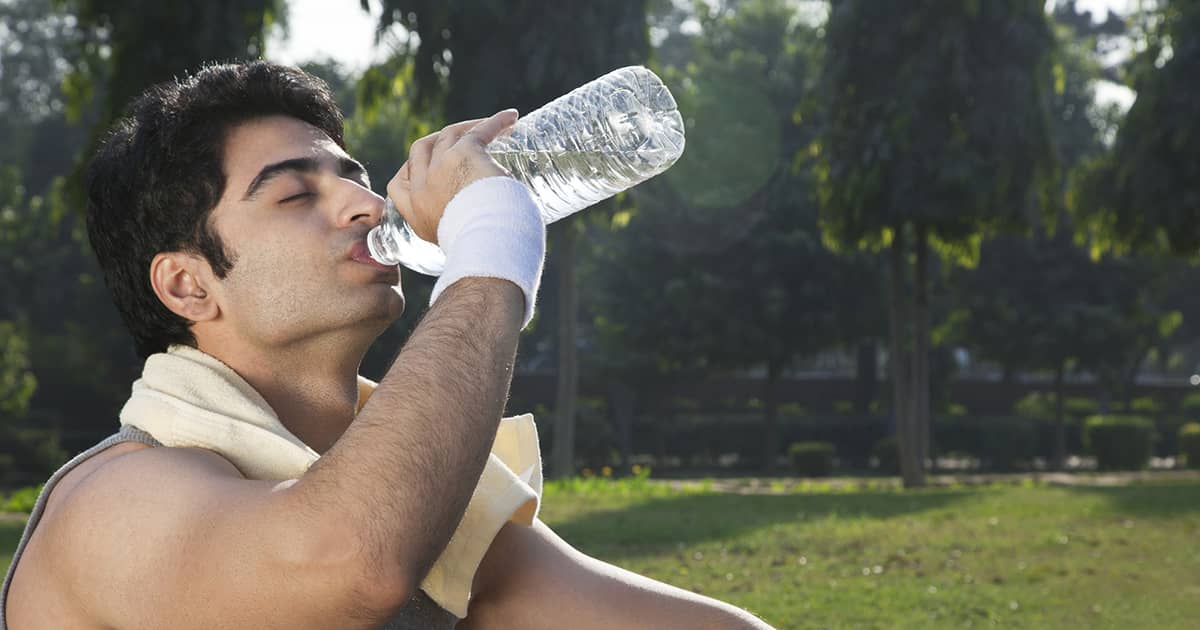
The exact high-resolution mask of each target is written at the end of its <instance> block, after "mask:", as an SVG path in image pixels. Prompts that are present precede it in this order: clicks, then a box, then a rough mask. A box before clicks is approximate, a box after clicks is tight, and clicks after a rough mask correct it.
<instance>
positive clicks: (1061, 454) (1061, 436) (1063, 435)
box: [1051, 362, 1067, 470]
mask: <svg viewBox="0 0 1200 630" xmlns="http://www.w3.org/2000/svg"><path fill="white" fill-rule="evenodd" d="M1064 372H1066V365H1065V364H1064V363H1062V362H1059V364H1058V368H1057V369H1056V370H1055V371H1054V461H1053V462H1052V464H1051V468H1052V469H1053V470H1062V469H1063V468H1064V466H1065V464H1066V461H1067V425H1066V422H1065V421H1064V417H1063V416H1064V412H1063V408H1064V404H1063V373H1064Z"/></svg>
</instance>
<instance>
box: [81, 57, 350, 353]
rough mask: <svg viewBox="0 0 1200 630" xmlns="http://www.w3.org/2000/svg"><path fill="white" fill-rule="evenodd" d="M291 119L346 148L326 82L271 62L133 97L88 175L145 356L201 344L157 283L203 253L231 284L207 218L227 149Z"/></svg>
mask: <svg viewBox="0 0 1200 630" xmlns="http://www.w3.org/2000/svg"><path fill="white" fill-rule="evenodd" d="M272 115H284V116H291V117H293V118H297V119H299V120H302V121H304V122H307V123H309V124H311V125H313V126H314V127H317V128H318V129H320V130H321V131H324V132H325V134H326V135H328V136H329V137H330V138H331V139H332V140H333V141H334V142H336V143H337V144H338V145H339V146H342V147H343V148H344V144H343V140H342V113H341V110H339V109H338V106H337V104H336V102H335V101H334V99H333V96H332V94H331V93H330V90H329V86H328V85H326V84H325V82H324V81H322V80H321V79H319V78H317V77H314V76H312V75H310V74H308V73H306V72H304V71H302V70H299V69H297V68H291V67H287V66H281V65H278V64H273V63H270V62H266V61H254V62H248V63H240V64H221V65H209V66H206V67H204V68H202V69H201V70H200V71H199V72H197V73H196V74H194V75H191V76H187V77H185V78H183V79H176V80H174V81H168V82H166V83H161V84H159V85H155V86H154V87H152V88H150V89H148V90H146V92H144V93H143V94H142V95H141V96H139V97H138V98H136V99H135V100H134V101H133V102H132V104H131V105H130V107H129V109H128V113H127V115H126V116H125V117H124V118H122V119H120V120H118V121H117V122H116V123H115V124H114V125H113V127H112V129H111V130H110V131H109V133H108V135H107V136H106V137H105V138H104V140H103V142H102V143H101V145H100V147H99V149H97V151H96V154H95V156H94V157H93V158H92V160H91V162H90V163H89V164H88V167H87V170H86V172H85V190H86V192H87V230H88V238H89V239H90V241H91V245H92V249H93V250H94V251H95V253H96V258H97V260H98V261H99V262H100V268H101V269H102V270H103V271H104V281H105V283H106V284H107V285H108V288H109V291H111V292H112V297H113V301H114V302H115V303H116V305H117V309H118V310H119V311H120V313H121V318H122V319H123V320H124V321H125V325H126V327H128V328H129V332H130V333H132V335H133V339H134V343H135V344H136V346H137V352H138V355H139V356H141V357H142V358H145V357H148V356H150V355H151V354H154V353H156V352H164V351H166V349H167V347H168V346H169V345H171V344H185V345H190V346H193V347H194V346H195V345H196V337H195V335H193V334H192V330H191V326H192V324H193V322H191V321H188V320H187V319H185V318H183V317H180V316H179V315H176V314H175V313H173V312H171V311H170V310H169V309H167V307H166V306H165V305H164V304H163V303H162V301H160V300H159V299H158V296H157V295H156V294H155V293H154V289H153V287H152V286H151V284H150V262H151V261H152V260H153V259H154V256H155V255H156V254H158V253H160V252H172V251H186V252H192V253H196V254H199V255H201V256H203V257H204V258H205V260H207V261H208V263H209V265H211V266H212V270H213V273H214V274H216V276H217V277H218V278H224V277H225V276H226V275H227V274H228V273H229V271H230V269H232V268H233V264H234V262H235V260H234V259H233V257H232V256H231V255H230V254H229V252H228V251H226V249H225V247H224V245H223V243H222V242H221V239H220V237H219V235H218V234H217V233H216V232H215V231H214V230H213V227H212V225H211V222H210V220H209V219H210V215H211V213H212V210H213V207H214V206H216V204H217V201H218V200H220V198H221V195H222V194H223V193H224V190H225V170H224V164H223V161H224V160H223V157H224V149H225V142H226V140H227V138H228V135H229V132H230V130H231V129H232V128H233V127H235V126H237V125H238V124H241V123H244V122H246V121H249V120H252V119H255V118H261V117H264V116H272Z"/></svg>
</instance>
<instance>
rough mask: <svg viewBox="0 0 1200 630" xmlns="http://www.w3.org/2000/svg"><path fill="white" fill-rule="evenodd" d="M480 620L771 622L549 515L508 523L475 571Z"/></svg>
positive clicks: (538, 624)
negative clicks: (628, 562)
mask: <svg viewBox="0 0 1200 630" xmlns="http://www.w3.org/2000/svg"><path fill="white" fill-rule="evenodd" d="M475 588H476V591H477V592H478V593H477V595H476V596H475V597H474V598H472V600H471V607H470V609H469V610H468V611H467V617H466V619H463V621H462V623H460V624H459V625H458V627H459V628H461V629H464V630H471V629H474V628H525V629H528V630H535V629H539V628H547V629H550V628H568V627H569V628H571V629H572V630H592V629H596V630H599V629H601V628H661V629H663V630H670V629H675V628H678V629H680V630H683V629H687V630H693V629H708V628H711V629H712V630H718V629H720V630H771V626H770V625H768V624H767V623H765V622H764V621H762V620H761V619H758V618H757V617H755V616H754V615H752V614H750V613H749V612H746V611H745V610H742V609H740V608H738V607H736V606H733V605H730V604H728V603H725V602H722V601H719V600H716V599H713V598H711V597H706V596H704V595H698V594H696V593H693V592H691V591H686V590H683V589H681V588H677V587H674V586H670V585H668V584H664V583H662V582H659V581H656V580H652V579H650V578H648V577H645V576H641V575H638V574H636V573H633V572H630V571H626V570H625V569H622V568H620V567H617V566H614V565H611V564H608V563H606V562H602V561H600V560H597V559H595V558H592V557H589V556H587V555H585V554H583V553H581V552H580V551H578V550H576V549H575V548H574V547H572V546H571V545H569V544H568V543H567V542H566V541H564V540H563V539H562V538H560V537H559V536H558V535H557V534H555V533H554V532H553V531H552V530H551V529H550V528H549V527H547V526H546V524H545V523H542V522H541V521H534V523H533V526H532V527H523V526H519V525H515V524H513V523H508V524H506V525H505V526H504V527H503V528H502V529H501V530H500V533H499V534H497V536H496V540H495V542H493V543H492V546H491V547H490V548H489V549H488V552H487V555H486V556H484V559H483V563H482V564H481V565H480V567H479V572H478V573H477V574H476V576H475Z"/></svg>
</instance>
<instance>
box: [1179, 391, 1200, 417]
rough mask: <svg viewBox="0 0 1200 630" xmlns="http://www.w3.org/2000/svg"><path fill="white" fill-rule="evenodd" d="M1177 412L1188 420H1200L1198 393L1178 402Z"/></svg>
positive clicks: (1199, 397)
mask: <svg viewBox="0 0 1200 630" xmlns="http://www.w3.org/2000/svg"><path fill="white" fill-rule="evenodd" d="M1179 412H1180V413H1182V414H1183V415H1185V416H1187V417H1188V418H1190V419H1200V392H1192V393H1190V394H1188V395H1187V396H1184V397H1183V400H1181V401H1179Z"/></svg>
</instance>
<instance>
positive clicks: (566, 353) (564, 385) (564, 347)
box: [550, 216, 579, 478]
mask: <svg viewBox="0 0 1200 630" xmlns="http://www.w3.org/2000/svg"><path fill="white" fill-rule="evenodd" d="M578 218H579V217H578V216H575V217H572V218H570V219H567V220H565V221H561V222H559V226H558V388H557V392H556V394H555V399H554V409H555V415H556V418H555V425H554V457H553V459H552V462H551V467H550V470H551V472H552V474H553V476H554V477H559V478H562V477H569V476H571V475H573V474H575V400H576V397H577V395H578V392H579V360H578V357H577V356H576V352H575V324H576V305H577V301H578V300H577V298H576V295H575V289H576V287H575V222H576V221H577V220H578Z"/></svg>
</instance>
